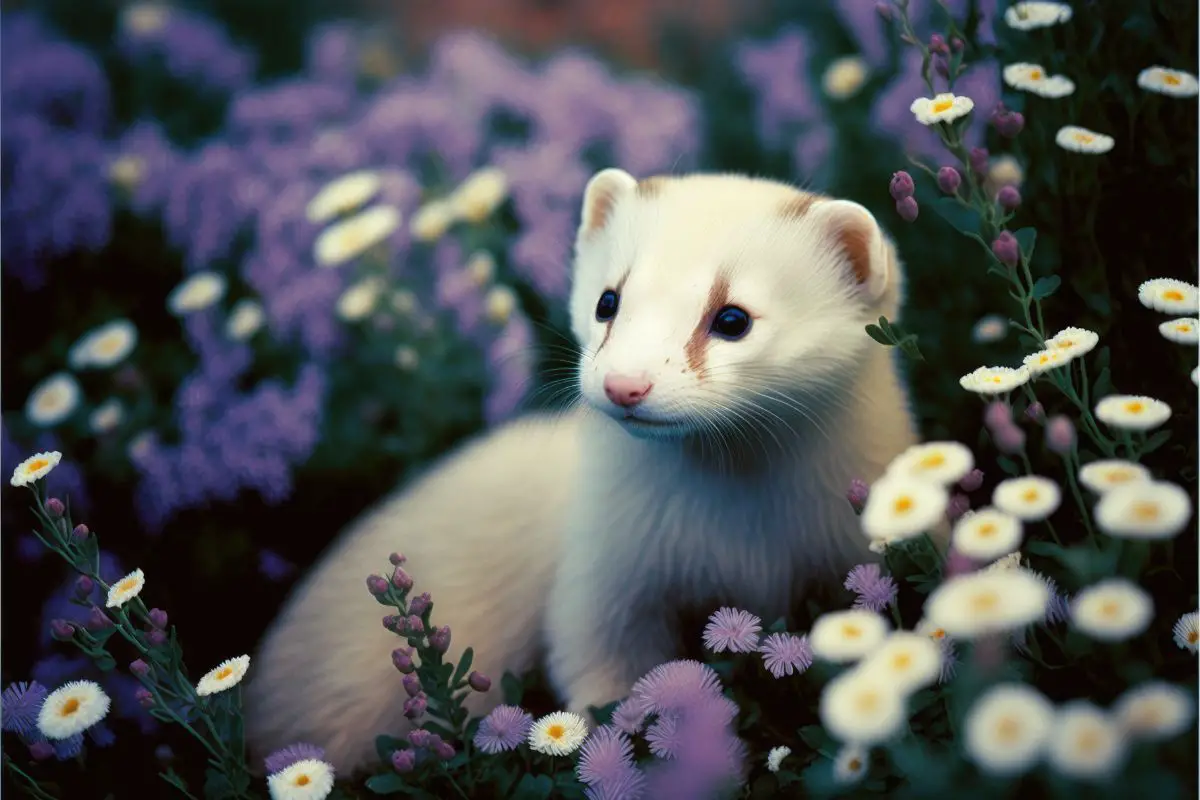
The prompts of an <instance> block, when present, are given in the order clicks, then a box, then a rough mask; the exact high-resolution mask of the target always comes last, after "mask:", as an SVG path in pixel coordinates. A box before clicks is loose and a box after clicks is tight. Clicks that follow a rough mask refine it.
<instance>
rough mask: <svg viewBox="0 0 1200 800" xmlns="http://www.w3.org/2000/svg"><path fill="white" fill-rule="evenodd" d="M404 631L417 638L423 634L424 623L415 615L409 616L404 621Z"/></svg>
mask: <svg viewBox="0 0 1200 800" xmlns="http://www.w3.org/2000/svg"><path fill="white" fill-rule="evenodd" d="M404 630H405V632H406V633H409V634H410V635H414V636H419V635H420V634H422V633H424V632H425V623H424V622H421V618H420V617H418V616H417V615H416V614H411V615H409V617H408V618H407V619H405V620H404Z"/></svg>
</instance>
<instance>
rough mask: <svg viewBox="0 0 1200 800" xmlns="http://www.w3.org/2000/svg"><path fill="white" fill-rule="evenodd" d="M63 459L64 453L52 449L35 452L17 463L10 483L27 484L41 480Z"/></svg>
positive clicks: (16, 484) (15, 484)
mask: <svg viewBox="0 0 1200 800" xmlns="http://www.w3.org/2000/svg"><path fill="white" fill-rule="evenodd" d="M60 461H62V453H60V452H58V451H57V450H52V451H49V452H46V453H34V454H33V455H31V456H30V457H29V458H27V459H25V460H24V461H22V462H21V463H20V464H17V468H16V469H14V470H13V474H12V478H10V479H9V481H8V482H9V483H10V484H12V485H13V486H27V485H28V484H31V483H34V482H36V481H39V480H41V479H42V478H44V477H46V476H47V475H49V474H50V471H51V470H53V469H54V468H55V467H57V466H58V462H60Z"/></svg>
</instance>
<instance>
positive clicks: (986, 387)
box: [958, 366, 1030, 395]
mask: <svg viewBox="0 0 1200 800" xmlns="http://www.w3.org/2000/svg"><path fill="white" fill-rule="evenodd" d="M1029 378H1030V375H1029V370H1028V369H1027V368H1026V367H1024V366H1022V367H1019V368H1017V369H1013V368H1011V367H980V368H979V369H977V370H975V371H974V372H970V373H967V374H966V375H963V376H962V377H961V378H959V379H958V385H959V386H961V387H962V388H964V389H966V390H967V391H968V392H974V393H975V394H984V395H992V394H1005V393H1007V392H1011V391H1012V390H1013V389H1016V388H1017V387H1018V386H1023V385H1024V384H1026V383H1029Z"/></svg>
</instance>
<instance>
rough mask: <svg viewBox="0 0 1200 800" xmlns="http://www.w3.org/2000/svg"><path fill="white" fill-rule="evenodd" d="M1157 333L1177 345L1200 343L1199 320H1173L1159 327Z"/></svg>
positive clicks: (1186, 318)
mask: <svg viewBox="0 0 1200 800" xmlns="http://www.w3.org/2000/svg"><path fill="white" fill-rule="evenodd" d="M1158 332H1159V333H1161V334H1162V335H1163V336H1164V337H1165V338H1167V339H1170V340H1171V341H1172V342H1176V343H1178V344H1196V343H1197V342H1200V319H1196V318H1195V317H1182V318H1180V319H1173V320H1171V321H1170V322H1164V323H1162V324H1161V325H1159V326H1158Z"/></svg>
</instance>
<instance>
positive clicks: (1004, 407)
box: [983, 400, 1013, 430]
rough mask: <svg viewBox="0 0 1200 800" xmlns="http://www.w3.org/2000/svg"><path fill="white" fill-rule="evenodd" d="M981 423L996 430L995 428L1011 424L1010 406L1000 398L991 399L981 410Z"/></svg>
mask: <svg viewBox="0 0 1200 800" xmlns="http://www.w3.org/2000/svg"><path fill="white" fill-rule="evenodd" d="M983 424H984V425H986V426H987V427H988V429H989V430H996V429H997V428H1004V427H1007V426H1009V425H1012V424H1013V419H1012V408H1010V407H1009V405H1008V403H1005V402H1003V401H1002V400H993V401H992V402H990V403H988V405H987V409H986V410H985V411H984V412H983Z"/></svg>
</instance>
